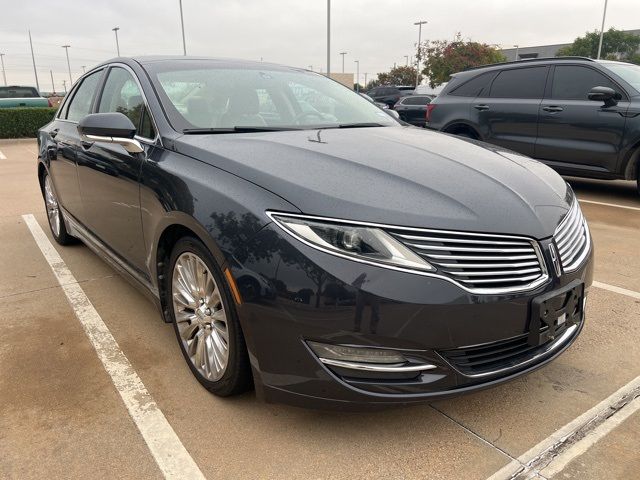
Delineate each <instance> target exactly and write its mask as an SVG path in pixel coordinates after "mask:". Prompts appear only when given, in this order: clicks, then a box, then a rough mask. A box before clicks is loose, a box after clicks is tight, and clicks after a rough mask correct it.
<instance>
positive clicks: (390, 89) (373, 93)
mask: <svg viewBox="0 0 640 480" xmlns="http://www.w3.org/2000/svg"><path fill="white" fill-rule="evenodd" d="M413 90H414V87H409V86H397V87H396V86H393V85H383V86H380V87H374V88H372V89H371V90H369V91H368V92H367V95H369V96H370V97H371V98H373V100H374V101H376V102H380V103H385V104H387V105H388V106H389V108H393V106H394V105H395V104H396V103H397V102H398V100H400V98H401V97H404V96H406V95H411V94H413Z"/></svg>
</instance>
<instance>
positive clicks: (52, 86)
mask: <svg viewBox="0 0 640 480" xmlns="http://www.w3.org/2000/svg"><path fill="white" fill-rule="evenodd" d="M49 73H50V74H51V88H52V89H53V90H51V93H56V84H55V82H54V81H53V70H49Z"/></svg>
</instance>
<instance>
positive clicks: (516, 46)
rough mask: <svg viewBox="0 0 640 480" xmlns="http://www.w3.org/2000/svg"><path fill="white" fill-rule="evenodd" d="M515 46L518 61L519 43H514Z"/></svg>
mask: <svg viewBox="0 0 640 480" xmlns="http://www.w3.org/2000/svg"><path fill="white" fill-rule="evenodd" d="M513 48H515V49H516V61H518V49H519V48H520V46H519V45H514V46H513Z"/></svg>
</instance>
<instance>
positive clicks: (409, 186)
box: [176, 127, 572, 239]
mask: <svg viewBox="0 0 640 480" xmlns="http://www.w3.org/2000/svg"><path fill="white" fill-rule="evenodd" d="M176 150H178V151H179V152H181V153H184V154H186V155H189V156H191V157H193V158H196V159H198V160H200V161H203V162H206V163H209V164H211V165H213V166H216V167H218V168H221V169H224V170H226V171H228V172H230V173H233V174H234V175H237V176H239V177H241V178H244V179H246V180H248V181H250V182H253V183H255V184H257V185H259V186H261V187H263V188H265V189H267V190H269V191H271V192H273V193H275V194H277V195H279V196H281V197H283V198H284V199H285V200H287V201H288V202H290V203H291V204H293V205H295V206H296V207H297V208H298V209H300V211H301V212H303V213H306V214H310V215H319V216H326V217H333V218H340V219H346V220H358V221H368V222H375V223H384V224H390V225H398V226H408V227H422V228H434V229H448V230H463V231H472V232H487V233H505V234H516V235H525V236H529V237H535V238H539V239H541V238H545V237H549V236H551V235H552V234H553V232H554V230H555V228H556V226H557V225H558V223H559V221H560V220H561V218H562V217H563V216H564V214H565V213H566V212H567V211H568V209H569V204H568V202H569V201H570V200H571V195H572V193H571V190H570V188H569V187H568V186H567V184H566V182H565V181H564V180H563V179H562V178H561V177H560V176H559V175H558V174H556V173H555V172H554V171H553V170H551V169H550V168H548V167H546V166H545V165H543V164H541V163H540V162H537V161H535V160H532V159H530V158H528V157H524V156H522V155H518V154H516V153H514V152H511V151H507V150H501V149H499V148H498V147H494V146H491V145H487V144H484V143H480V142H475V141H468V140H463V139H460V138H457V137H453V136H450V135H446V134H442V133H437V132H431V131H427V130H423V129H418V128H410V127H373V128H352V129H326V130H301V131H283V132H260V133H239V134H222V135H185V136H182V137H180V138H179V139H178V140H177V141H176ZM268 207H269V206H268V205H265V209H266V208H268Z"/></svg>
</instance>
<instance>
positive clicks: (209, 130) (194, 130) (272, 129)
mask: <svg viewBox="0 0 640 480" xmlns="http://www.w3.org/2000/svg"><path fill="white" fill-rule="evenodd" d="M285 130H300V129H299V128H292V127H267V126H261V125H256V126H248V127H239V126H238V127H220V128H185V129H184V130H182V133H184V134H187V135H198V134H209V133H250V132H281V131H285Z"/></svg>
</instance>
